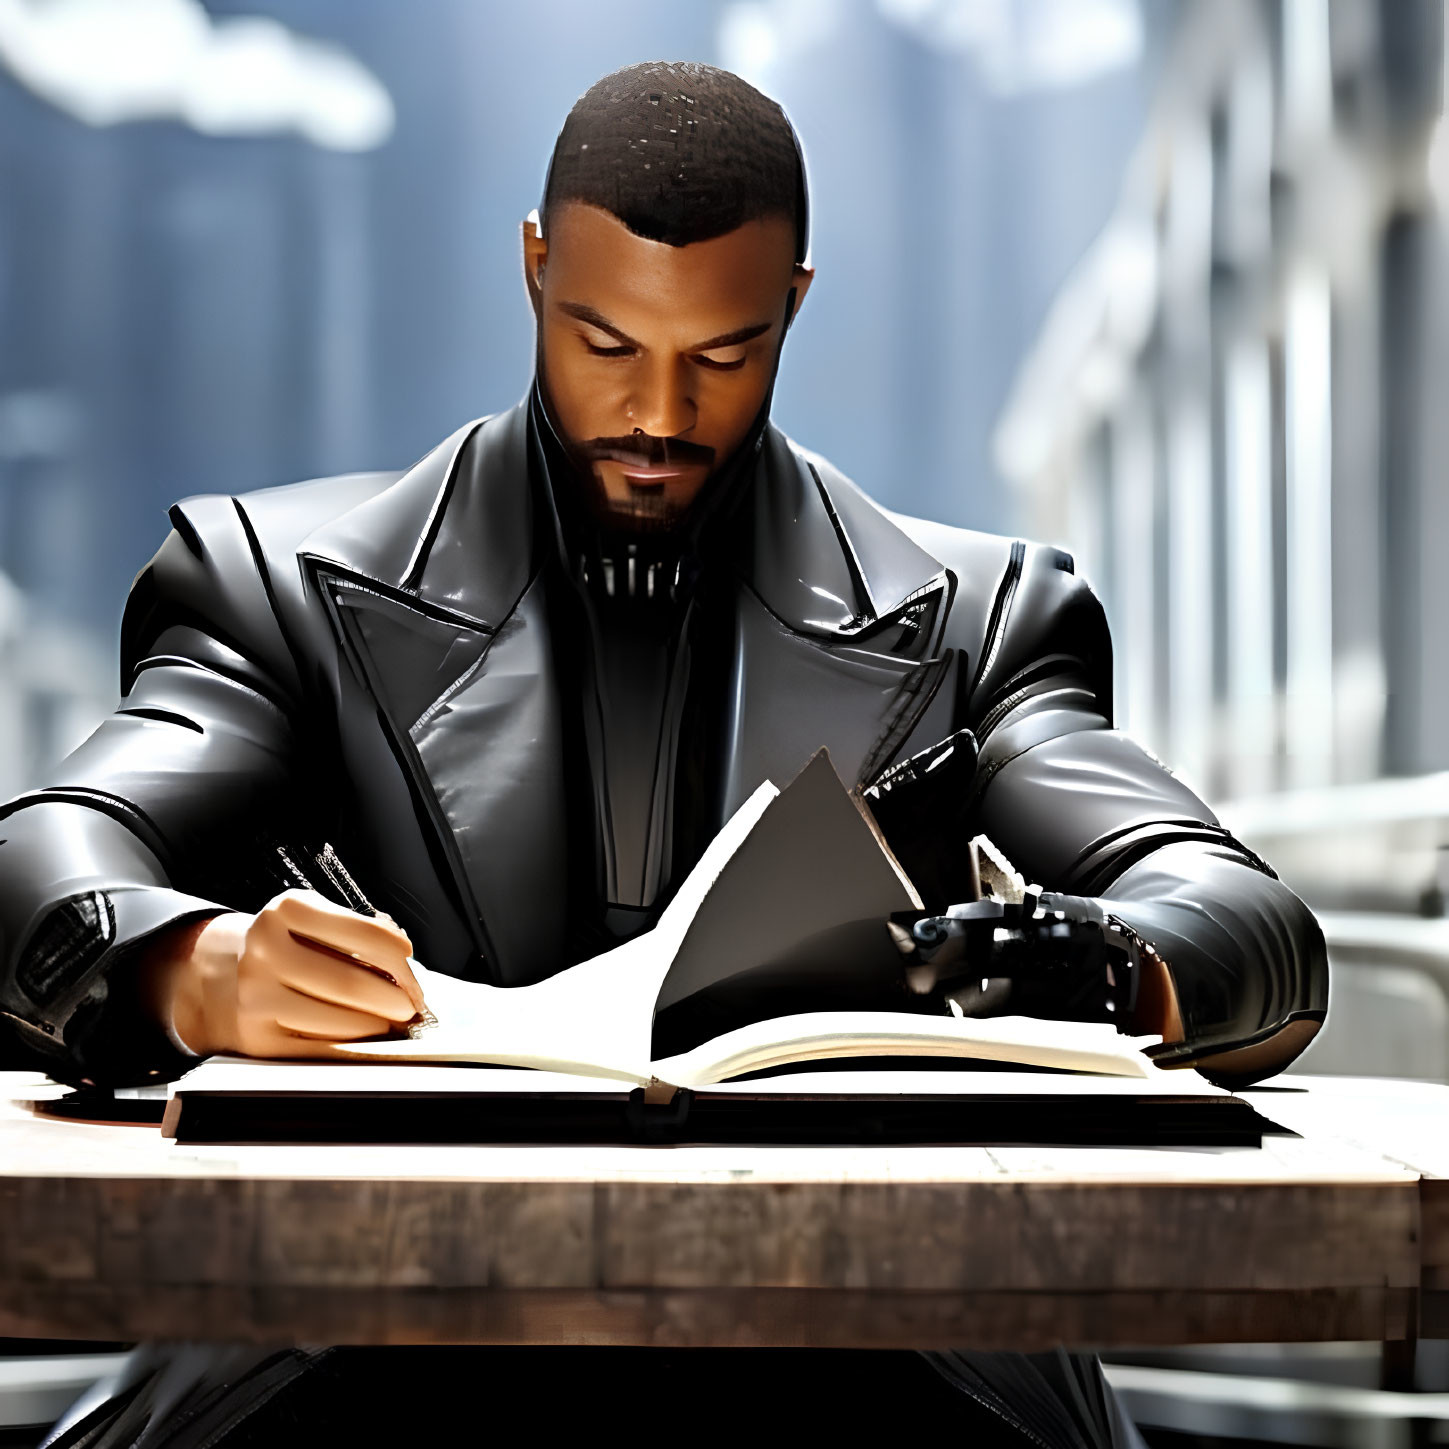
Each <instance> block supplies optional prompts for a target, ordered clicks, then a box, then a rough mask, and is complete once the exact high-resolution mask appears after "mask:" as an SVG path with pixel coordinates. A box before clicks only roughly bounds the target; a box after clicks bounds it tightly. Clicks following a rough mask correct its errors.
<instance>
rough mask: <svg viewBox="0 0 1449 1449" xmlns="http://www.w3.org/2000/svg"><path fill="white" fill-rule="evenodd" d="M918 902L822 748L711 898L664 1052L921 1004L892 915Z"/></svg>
mask: <svg viewBox="0 0 1449 1449" xmlns="http://www.w3.org/2000/svg"><path fill="white" fill-rule="evenodd" d="M915 905H916V901H915V900H914V898H913V894H912V892H911V890H910V888H909V886H908V885H907V883H906V882H905V880H904V879H903V877H902V876H901V875H900V873H899V871H898V868H897V867H896V866H895V864H894V862H893V860H892V858H891V857H890V855H889V854H888V853H887V852H886V850H885V848H884V846H883V845H882V844H881V842H880V841H878V840H877V838H876V832H875V831H874V829H873V827H872V825H871V824H870V823H869V822H868V821H867V820H866V818H865V817H864V815H863V814H862V812H861V807H860V806H858V805H857V804H856V802H855V801H854V800H853V799H852V798H851V797H850V794H849V792H848V791H847V790H846V788H845V786H844V785H842V784H841V782H840V778H839V776H837V775H836V773H835V767H834V766H833V765H832V764H831V762H830V756H829V754H828V753H827V752H826V751H824V750H820V751H818V752H817V753H816V754H815V755H814V756H813V757H812V759H811V760H810V763H809V764H808V765H806V767H805V768H804V769H803V770H802V771H801V772H800V773H799V774H798V775H797V776H796V777H795V779H794V780H793V781H791V783H790V784H789V785H788V786H786V788H785V789H784V790H782V791H781V792H780V794H779V795H778V796H777V797H776V798H775V799H774V800H772V801H771V802H770V804H769V806H768V807H767V809H766V810H765V812H764V814H763V815H762V816H761V817H760V820H759V822H758V824H756V826H755V828H754V830H753V831H751V832H750V834H749V836H747V837H746V839H745V842H744V844H743V845H741V846H740V848H739V849H738V850H737V851H736V852H735V854H734V856H733V857H732V858H731V859H730V862H729V864H728V865H726V866H725V868H724V870H723V871H722V872H721V873H720V876H719V878H718V879H717V880H716V881H715V884H714V886H713V888H712V889H711V890H710V892H709V894H708V895H707V896H706V897H705V900H704V904H703V905H702V906H701V907H700V909H699V912H698V914H697V915H696V916H695V918H694V921H693V923H692V924H691V926H690V928H689V931H688V933H687V934H686V936H685V938H684V941H683V944H682V945H681V946H680V948H679V952H678V954H677V955H676V956H675V958H674V964H673V966H671V967H670V970H669V974H668V976H667V977H666V978H665V981H664V985H663V987H662V988H661V990H660V993H659V998H658V1002H657V1004H656V1008H655V1013H656V1014H655V1055H656V1057H659V1056H662V1055H667V1054H672V1053H674V1052H676V1051H686V1050H688V1049H689V1048H690V1047H692V1046H696V1045H698V1044H699V1043H700V1042H702V1041H708V1040H709V1039H710V1038H711V1037H714V1036H718V1035H720V1034H721V1033H722V1032H725V1031H730V1030H733V1029H734V1028H735V1027H737V1026H743V1025H745V1024H747V1023H748V1022H751V1021H763V1020H767V1019H768V1018H770V1017H775V1016H784V1015H789V1014H791V1013H793V1012H797V1011H823V1010H882V1009H884V1010H890V1009H901V1010H910V1009H913V1005H914V1002H913V999H912V998H911V997H910V996H909V995H908V994H907V992H906V991H905V988H904V984H903V977H902V971H901V956H900V953H899V952H898V951H897V950H896V948H895V946H894V945H893V944H892V942H891V939H890V935H889V933H888V931H887V930H886V918H887V917H888V916H889V915H890V914H891V912H893V911H905V910H910V909H912V908H913V907H914V906H915ZM681 1043H684V1044H681Z"/></svg>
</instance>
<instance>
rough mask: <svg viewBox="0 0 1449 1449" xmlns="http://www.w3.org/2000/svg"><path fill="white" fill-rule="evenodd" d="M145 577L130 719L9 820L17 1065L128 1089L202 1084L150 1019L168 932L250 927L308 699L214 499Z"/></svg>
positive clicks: (128, 684)
mask: <svg viewBox="0 0 1449 1449" xmlns="http://www.w3.org/2000/svg"><path fill="white" fill-rule="evenodd" d="M172 519H173V522H174V523H175V524H176V529H175V531H174V532H172V534H171V535H170V536H169V537H168V538H167V540H166V542H165V543H164V544H163V545H162V547H161V549H160V551H159V552H158V553H157V554H156V556H155V558H154V559H152V561H151V563H150V564H149V565H148V566H147V567H146V568H145V569H144V570H143V571H142V572H141V574H140V575H139V576H138V577H137V579H136V582H135V584H134V586H133V588H132V591H131V595H130V598H129V600H128V602H127V606H126V613H125V617H124V620H123V623H122V629H121V676H122V678H121V687H122V692H123V695H122V699H121V701H120V704H119V705H118V706H117V708H116V710H115V712H114V713H113V714H112V715H111V716H110V717H109V718H107V719H106V720H105V721H104V722H103V723H102V724H101V726H100V727H99V729H97V730H96V732H95V733H94V734H93V735H92V736H91V737H90V738H89V739H88V740H86V741H85V743H84V744H82V745H81V746H80V747H79V748H78V749H77V750H76V751H75V752H74V753H73V754H72V755H70V756H69V757H68V758H67V759H65V760H63V761H62V762H61V763H60V764H59V765H58V766H56V768H55V770H54V772H53V773H52V775H51V782H50V783H49V784H48V785H46V786H45V787H44V788H41V789H38V790H35V791H33V792H31V793H29V794H27V795H23V796H21V797H19V798H18V799H16V800H12V801H11V802H9V803H8V804H7V805H4V806H0V1026H3V1027H4V1028H6V1029H7V1031H8V1035H9V1037H10V1042H9V1050H8V1053H7V1054H8V1055H10V1056H11V1057H12V1058H18V1059H19V1060H20V1061H22V1062H25V1063H26V1064H28V1065H34V1066H37V1067H39V1068H41V1069H42V1070H44V1071H47V1072H49V1073H50V1074H51V1075H52V1076H55V1077H57V1078H59V1079H61V1080H64V1081H70V1082H73V1083H94V1084H98V1085H121V1084H126V1083H135V1082H143V1081H148V1080H156V1079H160V1078H166V1077H174V1076H177V1075H179V1074H180V1073H181V1072H182V1071H184V1070H186V1069H187V1068H188V1067H189V1066H191V1065H193V1064H194V1058H192V1057H191V1056H190V1055H189V1054H187V1053H186V1052H185V1050H184V1049H183V1048H182V1047H181V1045H180V1043H179V1042H177V1041H175V1040H174V1039H173V1038H172V1037H171V1036H170V1035H169V1034H168V1033H167V1032H166V1031H165V1030H164V1029H163V1028H162V1027H161V1026H160V1025H159V1024H157V1023H155V1022H153V1021H151V1020H149V1019H148V1018H147V1016H146V1015H145V1013H144V1012H143V1011H142V1010H141V1008H140V1005H139V1003H138V1001H137V997H136V991H135V981H134V974H135V973H134V965H135V961H136V957H137V954H138V949H139V948H140V947H141V946H142V945H144V943H145V942H146V941H147V940H148V939H149V938H150V937H151V936H153V935H154V934H155V933H156V932H158V931H161V930H163V929H165V928H167V927H170V926H173V925H177V924H180V923H182V922H184V921H187V920H192V919H196V918H199V917H202V916H207V915H215V914H219V913H220V912H222V911H225V910H228V909H233V908H236V906H237V905H238V904H240V903H238V902H237V901H236V900H235V899H234V891H235V889H236V887H235V885H234V884H233V882H235V880H236V879H237V875H236V866H237V862H238V860H239V859H241V858H243V857H244V856H245V852H246V851H247V849H248V848H250V847H252V846H253V844H254V838H255V836H256V834H257V832H259V831H262V830H264V829H267V828H268V827H273V828H276V829H285V824H284V823H283V818H284V816H285V815H286V814H287V812H288V810H289V809H290V807H291V803H292V794H293V792H292V791H290V790H289V788H288V786H289V782H290V781H292V779H293V775H294V771H295V765H296V756H297V743H296V732H295V730H294V727H293V720H294V718H295V715H296V713H297V709H298V702H297V701H298V694H299V691H298V683H297V678H296V673H295V668H294V666H293V664H292V662H291V658H290V655H289V652H288V650H287V648H286V645H285V641H284V640H283V638H282V636H281V633H280V631H279V627H278V624H277V621H276V619H275V616H274V615H273V613H272V610H271V608H270V605H269V601H268V589H267V581H266V579H265V577H264V575H263V573H262V571H261V566H260V563H259V560H260V553H259V551H254V550H253V548H252V546H251V544H252V540H251V538H250V536H249V534H248V532H247V528H246V525H245V521H244V519H243V516H242V514H241V510H240V506H239V505H236V504H234V503H233V501H232V500H230V499H200V500H195V501H194V502H193V503H192V504H190V505H188V506H187V509H186V510H185V511H182V510H180V509H175V510H173V511H172Z"/></svg>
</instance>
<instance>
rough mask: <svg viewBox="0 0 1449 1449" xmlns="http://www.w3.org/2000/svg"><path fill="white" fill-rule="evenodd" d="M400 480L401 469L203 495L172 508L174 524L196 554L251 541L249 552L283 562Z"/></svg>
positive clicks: (171, 515) (341, 475) (172, 521)
mask: <svg viewBox="0 0 1449 1449" xmlns="http://www.w3.org/2000/svg"><path fill="white" fill-rule="evenodd" d="M400 477H402V474H401V472H396V471H394V472H377V473H345V474H340V475H338V476H337V477H334V478H312V479H308V480H307V481H305V482H302V483H286V484H283V485H281V486H280V487H276V488H258V489H255V490H253V491H252V492H250V493H238V494H235V495H231V494H216V493H211V494H198V495H195V496H193V497H190V498H184V499H182V500H181V502H179V503H176V504H173V505H172V508H171V511H170V518H171V526H172V527H173V528H174V529H175V530H176V532H177V534H178V535H180V537H181V539H182V540H183V541H184V542H185V543H186V544H187V546H188V548H189V550H190V551H191V552H192V553H193V554H197V553H198V551H200V552H201V553H205V552H206V551H208V550H213V551H214V550H223V549H227V548H228V547H229V546H230V547H231V548H233V549H234V548H235V547H236V545H237V544H238V543H240V542H245V543H247V545H248V552H249V553H254V552H255V550H257V549H261V551H262V554H263V556H264V557H265V558H268V559H281V558H285V557H286V556H287V555H288V554H291V553H294V552H295V551H296V550H297V548H298V547H300V545H301V543H302V541H303V540H304V539H305V538H306V537H307V535H308V534H310V533H312V532H313V531H314V530H315V529H318V528H321V527H322V525H323V524H326V523H330V522H332V520H333V519H335V518H340V517H341V516H342V515H343V514H344V513H348V512H350V511H351V510H352V509H354V508H356V507H357V506H358V505H359V504H362V503H366V502H367V501H368V500H369V499H370V498H374V497H376V496H377V495H378V494H379V493H381V492H383V491H384V490H385V489H387V488H390V487H391V486H392V485H393V484H394V483H396V482H397V480H398V479H399V478H400ZM248 536H250V537H248Z"/></svg>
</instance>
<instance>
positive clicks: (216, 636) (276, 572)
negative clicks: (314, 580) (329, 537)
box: [121, 473, 398, 693]
mask: <svg viewBox="0 0 1449 1449" xmlns="http://www.w3.org/2000/svg"><path fill="white" fill-rule="evenodd" d="M397 476H398V475H397V474H396V473H354V474H347V475H345V476H341V477H336V478H319V479H313V480H311V481H308V482H305V483H292V484H288V485H285V486H283V487H279V488H264V489H259V490H257V491H256V492H252V493H243V494H238V495H235V496H233V495H226V494H200V495H197V496H194V497H191V498H186V499H183V500H182V501H181V502H180V503H177V504H175V505H173V506H172V508H171V510H170V519H171V532H170V534H169V535H168V536H167V537H166V539H165V541H164V542H163V543H162V545H161V547H160V548H159V549H158V550H157V551H156V554H155V556H154V557H153V558H152V559H151V561H150V562H149V563H148V564H147V565H146V567H145V568H143V569H142V570H141V572H140V573H139V574H137V576H136V580H135V582H134V583H133V584H132V586H131V592H130V596H129V597H128V599H127V601H126V611H125V615H124V617H123V618H122V621H121V690H122V693H126V692H128V691H129V689H130V686H131V681H132V679H133V678H134V676H135V673H136V670H137V667H138V666H139V664H140V663H141V662H142V661H143V660H144V659H145V658H146V657H147V656H148V655H151V654H154V653H157V652H168V651H170V650H172V649H181V648H183V647H184V648H185V649H186V650H189V651H192V652H195V651H196V650H198V649H201V652H204V653H205V654H206V655H207V657H208V659H209V661H210V662H212V663H214V664H216V665H217V666H218V667H223V668H228V669H232V670H235V669H236V668H237V661H238V660H240V659H243V658H250V659H253V660H256V661H257V662H265V663H268V664H270V665H271V666H272V667H274V668H275V669H276V670H277V671H278V672H279V674H281V675H282V676H283V677H285V676H286V675H288V674H290V668H289V667H288V662H289V651H288V649H287V648H286V645H285V641H284V640H283V638H282V636H281V633H280V631H279V627H278V623H277V619H276V617H275V593H274V580H280V579H282V578H284V577H285V576H286V574H287V572H288V566H289V564H291V566H292V569H293V570H294V569H295V564H294V562H293V561H294V557H295V550H296V548H297V546H298V544H300V542H301V541H302V539H304V538H305V537H306V536H307V535H308V534H309V533H310V532H312V531H313V529H315V528H317V527H320V526H321V525H322V524H323V523H325V522H327V521H328V520H330V519H331V518H333V517H336V516H337V515H338V514H341V513H345V512H347V511H348V510H349V509H350V508H354V507H356V506H357V504H358V503H360V502H362V501H363V500H365V499H366V498H368V497H371V496H373V495H374V494H376V493H378V492H381V491H382V490H383V489H385V488H386V487H388V486H389V485H390V484H391V483H392V482H393V481H394V480H395V479H396V478H397ZM203 634H204V635H205V636H206V643H205V646H204V648H201V646H200V645H199V642H198V641H199V639H200V637H201V636H202V635H203ZM183 636H184V637H183ZM212 656H214V658H213V657H212Z"/></svg>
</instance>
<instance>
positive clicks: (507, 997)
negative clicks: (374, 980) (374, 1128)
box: [342, 780, 780, 1083]
mask: <svg viewBox="0 0 1449 1449" xmlns="http://www.w3.org/2000/svg"><path fill="white" fill-rule="evenodd" d="M779 793H780V792H779V791H778V790H777V789H776V788H775V786H774V785H772V784H771V783H770V782H769V781H768V780H767V781H766V782H765V783H764V784H763V785H761V786H760V787H759V789H757V790H756V791H755V793H754V794H753V795H751V796H750V798H749V799H748V800H746V801H745V803H744V804H743V805H741V806H740V808H739V809H738V810H737V811H735V813H734V814H733V815H732V816H731V817H730V819H729V820H728V821H727V822H726V823H725V825H724V827H723V829H721V831H720V832H719V834H718V835H716V836H715V838H714V839H713V840H712V841H711V842H710V843H709V846H708V848H707V849H706V850H705V852H704V855H703V856H701V857H700V860H699V863H698V864H697V865H696V866H695V867H694V869H693V870H692V871H690V873H689V875H688V876H687V877H686V878H685V881H684V884H683V885H681V886H680V888H679V890H678V892H677V893H676V894H675V897H674V899H673V900H672V901H671V902H670V903H669V905H668V906H666V907H665V909H664V913H663V915H661V916H660V918H659V921H658V923H657V924H656V925H655V926H654V928H653V929H652V930H649V931H645V932H644V933H643V934H642V935H639V936H636V937H634V939H633V940H631V941H626V942H624V944H623V945H621V946H616V947H615V948H614V949H613V950H612V951H606V952H605V953H604V954H603V955H602V956H595V957H594V958H593V959H592V960H590V961H584V962H581V963H580V964H579V965H577V966H571V967H569V968H568V969H567V970H566V971H560V972H559V973H558V974H557V975H556V976H550V977H549V978H548V979H547V980H544V981H539V982H536V983H535V984H534V985H532V986H488V985H484V984H482V983H480V982H476V981H459V980H458V979H457V978H456V977H452V976H445V975H443V974H442V973H441V972H437V971H429V970H428V969H427V968H426V967H423V966H419V965H417V964H416V963H414V974H415V975H416V976H417V978H418V985H419V986H421V987H422V990H423V999H424V1001H425V1002H426V1003H427V1007H428V1010H429V1011H430V1012H431V1013H432V1015H433V1017H434V1018H435V1019H436V1024H433V1025H429V1026H426V1027H424V1028H421V1029H418V1030H416V1031H415V1033H414V1034H413V1035H412V1036H410V1037H405V1038H402V1039H394V1040H388V1041H363V1042H353V1043H351V1044H350V1045H348V1046H346V1047H344V1048H342V1050H345V1051H347V1052H348V1053H349V1055H351V1054H356V1055H357V1056H358V1057H359V1058H365V1059H367V1060H369V1061H377V1060H384V1061H399V1062H404V1061H406V1062H496V1063H498V1064H499V1065H503V1066H521V1067H540V1068H543V1069H545V1070H547V1071H559V1072H577V1071H584V1072H587V1073H589V1074H591V1075H597V1076H608V1077H616V1078H620V1079H622V1080H624V1081H630V1082H639V1083H643V1082H648V1081H649V1079H650V1077H651V1076H652V1074H653V1073H652V1069H651V1067H650V1062H649V1055H650V1053H649V1039H650V1033H651V1030H652V1028H653V1022H654V1002H655V1000H656V999H657V997H658V995H659V989H660V987H661V986H662V985H663V983H664V978H665V976H666V975H667V974H668V972H669V968H670V965H671V964H672V962H673V960H674V957H675V953H676V952H677V951H678V950H679V946H680V943H681V942H682V941H683V940H684V937H685V933H686V932H687V931H688V930H689V927H690V925H691V923H692V922H693V920H694V917H695V914H696V912H697V911H698V910H699V907H700V904H701V903H702V902H703V900H704V898H705V896H706V895H707V894H708V893H709V890H710V887H711V886H713V885H714V882H715V880H716V878H717V877H718V876H719V874H720V872H721V871H722V870H723V869H724V867H725V866H726V865H727V864H728V862H729V860H730V858H731V857H732V856H733V855H734V853H735V852H736V850H738V849H739V847H740V844H741V843H742V842H743V841H744V839H745V837H746V836H748V835H749V833H750V832H751V831H752V830H753V829H754V828H755V825H756V824H757V823H758V821H759V819H760V817H761V816H762V815H763V814H764V813H765V811H766V810H767V809H768V807H769V806H770V804H771V802H772V801H773V800H774V799H775V798H776V797H777V796H778V795H779Z"/></svg>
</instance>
